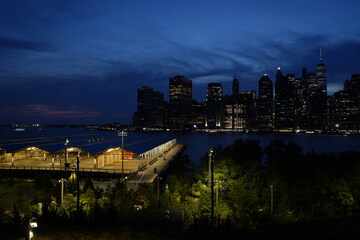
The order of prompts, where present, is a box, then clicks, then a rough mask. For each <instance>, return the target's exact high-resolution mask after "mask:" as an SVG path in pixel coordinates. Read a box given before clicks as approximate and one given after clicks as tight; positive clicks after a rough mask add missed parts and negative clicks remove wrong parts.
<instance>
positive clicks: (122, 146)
mask: <svg viewBox="0 0 360 240" xmlns="http://www.w3.org/2000/svg"><path fill="white" fill-rule="evenodd" d="M118 136H121V153H122V154H121V178H122V179H123V178H124V137H126V136H127V132H124V131H121V132H119V133H118Z"/></svg>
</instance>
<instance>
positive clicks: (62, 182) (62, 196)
mask: <svg viewBox="0 0 360 240" xmlns="http://www.w3.org/2000/svg"><path fill="white" fill-rule="evenodd" d="M59 182H61V207H62V208H64V182H66V179H65V178H62V179H60V180H59Z"/></svg>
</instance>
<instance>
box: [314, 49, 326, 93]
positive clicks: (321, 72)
mask: <svg viewBox="0 0 360 240" xmlns="http://www.w3.org/2000/svg"><path fill="white" fill-rule="evenodd" d="M316 81H317V85H318V88H319V89H321V91H322V92H324V94H325V95H327V79H326V66H325V64H324V63H323V61H322V49H321V48H320V63H319V64H318V65H317V66H316Z"/></svg>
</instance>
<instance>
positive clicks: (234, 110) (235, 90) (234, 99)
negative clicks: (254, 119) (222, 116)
mask: <svg viewBox="0 0 360 240" xmlns="http://www.w3.org/2000/svg"><path fill="white" fill-rule="evenodd" d="M226 102H227V103H226V106H227V108H226V112H228V111H229V110H230V109H229V107H230V106H231V115H229V114H227V118H229V117H230V119H231V122H229V119H227V122H228V123H230V125H231V127H230V128H232V129H236V128H239V126H238V119H239V115H238V113H239V79H237V78H236V77H234V79H233V82H232V96H231V98H230V99H227V101H226ZM227 125H228V124H227Z"/></svg>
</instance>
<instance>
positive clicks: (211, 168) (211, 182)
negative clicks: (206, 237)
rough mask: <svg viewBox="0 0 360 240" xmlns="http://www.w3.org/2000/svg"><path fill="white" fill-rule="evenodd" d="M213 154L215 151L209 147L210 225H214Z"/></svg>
mask: <svg viewBox="0 0 360 240" xmlns="http://www.w3.org/2000/svg"><path fill="white" fill-rule="evenodd" d="M214 155H215V151H214V149H213V148H210V149H209V172H210V176H209V178H210V179H209V180H210V190H211V195H210V196H211V197H210V204H211V219H210V225H211V227H214Z"/></svg>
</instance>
